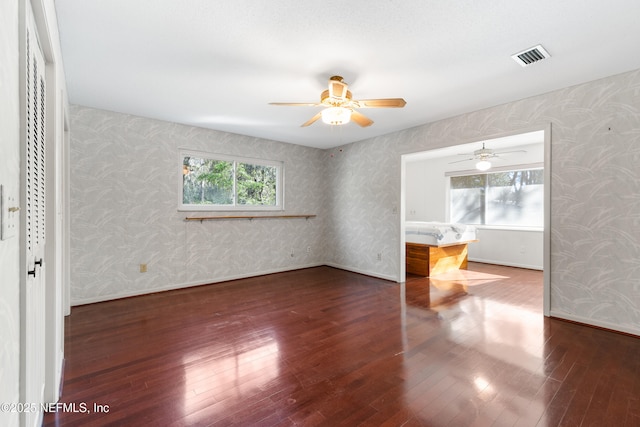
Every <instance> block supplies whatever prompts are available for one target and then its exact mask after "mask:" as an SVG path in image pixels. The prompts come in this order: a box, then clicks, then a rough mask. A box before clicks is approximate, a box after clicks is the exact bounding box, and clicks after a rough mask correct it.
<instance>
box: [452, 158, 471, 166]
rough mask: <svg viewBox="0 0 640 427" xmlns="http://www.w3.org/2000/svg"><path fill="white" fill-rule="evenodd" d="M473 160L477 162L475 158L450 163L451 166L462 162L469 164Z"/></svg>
mask: <svg viewBox="0 0 640 427" xmlns="http://www.w3.org/2000/svg"><path fill="white" fill-rule="evenodd" d="M471 160H476V159H474V158H473V157H471V158H469V159H464V160H456V161H455V162H449V164H450V165H452V164H454V163H461V162H468V161H471Z"/></svg>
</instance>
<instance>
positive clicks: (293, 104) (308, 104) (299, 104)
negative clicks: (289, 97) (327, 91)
mask: <svg viewBox="0 0 640 427" xmlns="http://www.w3.org/2000/svg"><path fill="white" fill-rule="evenodd" d="M269 105H284V106H288V107H318V106H320V105H322V104H318V103H317V102H270V103H269Z"/></svg>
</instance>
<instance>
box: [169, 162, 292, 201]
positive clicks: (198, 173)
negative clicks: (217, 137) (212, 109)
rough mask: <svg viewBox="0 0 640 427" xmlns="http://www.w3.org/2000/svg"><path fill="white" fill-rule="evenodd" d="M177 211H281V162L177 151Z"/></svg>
mask: <svg viewBox="0 0 640 427" xmlns="http://www.w3.org/2000/svg"><path fill="white" fill-rule="evenodd" d="M180 157H181V161H182V162H181V167H182V191H181V195H182V199H181V202H180V209H181V210H199V211H200V210H212V211H213V210H281V209H283V197H282V194H283V188H282V187H283V185H282V182H283V179H282V178H283V169H284V166H283V164H282V162H276V161H270V160H260V159H249V158H241V157H231V156H225V155H218V154H210V153H202V152H186V151H183V152H181V153H180Z"/></svg>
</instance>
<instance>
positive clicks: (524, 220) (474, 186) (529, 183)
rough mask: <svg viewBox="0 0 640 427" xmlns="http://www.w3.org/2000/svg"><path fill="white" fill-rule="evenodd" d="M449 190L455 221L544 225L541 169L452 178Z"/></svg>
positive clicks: (542, 175)
mask: <svg viewBox="0 0 640 427" xmlns="http://www.w3.org/2000/svg"><path fill="white" fill-rule="evenodd" d="M449 191H450V193H449V196H450V212H451V215H450V216H451V221H452V222H457V223H463V224H478V225H496V226H516V227H543V226H544V210H543V207H544V171H543V169H541V168H539V169H521V170H514V171H504V172H494V173H484V174H476V175H463V176H452V177H451V181H450V190H449Z"/></svg>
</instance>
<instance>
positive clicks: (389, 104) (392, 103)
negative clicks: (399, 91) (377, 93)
mask: <svg viewBox="0 0 640 427" xmlns="http://www.w3.org/2000/svg"><path fill="white" fill-rule="evenodd" d="M356 102H357V103H358V106H359V107H360V108H402V107H404V106H405V105H406V104H407V101H405V100H404V99H402V98H386V99H361V100H358V101H356Z"/></svg>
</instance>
